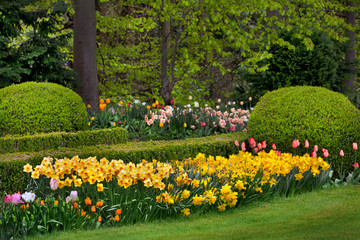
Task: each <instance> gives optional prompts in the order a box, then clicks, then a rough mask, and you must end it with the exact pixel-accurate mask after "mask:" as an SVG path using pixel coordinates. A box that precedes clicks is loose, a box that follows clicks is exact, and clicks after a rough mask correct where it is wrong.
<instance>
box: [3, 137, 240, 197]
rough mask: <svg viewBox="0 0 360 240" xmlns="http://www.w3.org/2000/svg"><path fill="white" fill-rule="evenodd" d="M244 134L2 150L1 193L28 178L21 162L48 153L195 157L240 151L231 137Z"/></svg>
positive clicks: (33, 160)
mask: <svg viewBox="0 0 360 240" xmlns="http://www.w3.org/2000/svg"><path fill="white" fill-rule="evenodd" d="M245 138H246V136H245V134H243V133H231V134H222V135H219V136H211V137H204V138H194V139H187V140H178V141H148V142H141V143H138V142H130V143H127V144H118V145H112V146H109V145H98V146H90V147H77V149H70V148H69V149H66V150H58V151H56V150H52V151H49V150H48V151H44V152H37V153H35V152H33V153H24V154H22V153H16V154H4V155H2V156H1V157H0V195H2V194H4V193H14V192H17V191H23V189H24V188H25V187H26V185H27V183H28V182H29V176H28V174H25V173H24V172H23V166H24V165H25V164H27V163H29V164H31V165H32V166H36V165H38V164H40V163H41V161H42V160H43V158H44V157H48V156H51V157H53V158H58V159H61V158H65V157H73V156H76V155H78V156H79V157H80V158H84V159H85V158H88V157H93V156H97V157H99V158H102V157H104V158H107V159H122V160H123V161H124V162H125V163H128V162H133V163H139V162H141V160H142V159H145V160H147V161H152V160H153V159H156V160H159V161H162V162H166V161H168V160H183V159H184V158H188V157H195V156H196V155H197V154H198V153H199V152H201V153H204V154H207V155H212V156H218V155H220V156H229V155H231V154H235V153H238V152H239V149H238V148H237V147H236V146H235V144H234V141H235V140H239V141H242V140H245Z"/></svg>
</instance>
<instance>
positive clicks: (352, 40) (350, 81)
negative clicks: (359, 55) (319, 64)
mask: <svg viewBox="0 0 360 240" xmlns="http://www.w3.org/2000/svg"><path fill="white" fill-rule="evenodd" d="M355 5H356V4H355V2H354V1H346V6H347V7H348V8H349V10H348V11H346V13H345V19H346V23H347V24H349V25H350V26H351V29H346V36H347V37H348V38H349V40H348V48H349V49H348V50H347V51H346V54H345V60H346V61H349V62H354V61H355V59H356V32H355V30H354V29H353V28H354V27H355V26H356V12H355ZM351 69H352V70H355V66H351ZM344 84H345V85H346V86H347V87H348V88H349V89H350V90H354V87H355V74H354V73H352V74H351V75H350V77H349V78H347V79H345V80H344Z"/></svg>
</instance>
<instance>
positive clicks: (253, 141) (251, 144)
mask: <svg viewBox="0 0 360 240" xmlns="http://www.w3.org/2000/svg"><path fill="white" fill-rule="evenodd" d="M249 144H250V147H251V148H254V147H256V142H255V139H254V138H250V139H249Z"/></svg>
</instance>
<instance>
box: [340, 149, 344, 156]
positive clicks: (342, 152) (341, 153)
mask: <svg viewBox="0 0 360 240" xmlns="http://www.w3.org/2000/svg"><path fill="white" fill-rule="evenodd" d="M340 156H342V157H343V156H344V151H343V150H342V149H341V151H340Z"/></svg>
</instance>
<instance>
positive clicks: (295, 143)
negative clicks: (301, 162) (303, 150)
mask: <svg viewBox="0 0 360 240" xmlns="http://www.w3.org/2000/svg"><path fill="white" fill-rule="evenodd" d="M298 146H299V145H298V143H297V141H296V140H293V142H292V147H293V148H297V147H298Z"/></svg>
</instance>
